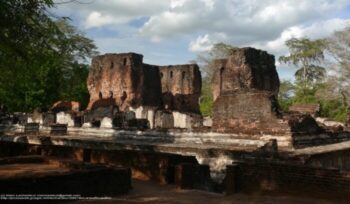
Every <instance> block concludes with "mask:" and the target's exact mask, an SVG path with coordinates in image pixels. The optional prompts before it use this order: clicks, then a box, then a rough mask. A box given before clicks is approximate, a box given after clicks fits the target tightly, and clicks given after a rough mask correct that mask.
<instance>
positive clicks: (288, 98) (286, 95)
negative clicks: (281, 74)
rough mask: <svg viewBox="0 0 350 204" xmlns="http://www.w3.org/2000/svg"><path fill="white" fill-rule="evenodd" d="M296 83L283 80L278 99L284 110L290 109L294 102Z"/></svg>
mask: <svg viewBox="0 0 350 204" xmlns="http://www.w3.org/2000/svg"><path fill="white" fill-rule="evenodd" d="M294 89H295V87H294V84H293V83H292V82H290V81H287V80H285V81H281V83H280V89H279V93H278V101H279V105H280V107H281V109H282V110H283V111H288V109H289V107H290V106H291V105H292V103H293V93H294Z"/></svg>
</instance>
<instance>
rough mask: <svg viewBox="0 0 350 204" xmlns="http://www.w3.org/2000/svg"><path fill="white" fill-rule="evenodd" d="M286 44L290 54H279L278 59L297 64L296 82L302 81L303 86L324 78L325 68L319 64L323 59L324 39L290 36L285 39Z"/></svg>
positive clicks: (282, 61)
mask: <svg viewBox="0 0 350 204" xmlns="http://www.w3.org/2000/svg"><path fill="white" fill-rule="evenodd" d="M286 46H287V47H288V49H289V52H290V54H289V55H287V56H281V57H280V58H279V61H280V62H281V63H288V64H293V65H295V66H299V68H298V70H297V71H296V72H295V77H296V79H297V80H298V82H300V83H303V84H304V87H306V86H311V85H312V84H313V83H316V82H319V81H320V80H322V79H324V76H325V68H324V67H321V66H319V63H320V62H321V61H322V60H323V59H324V50H325V48H326V42H325V40H322V39H318V40H310V39H308V38H301V39H297V38H292V39H290V40H287V41H286Z"/></svg>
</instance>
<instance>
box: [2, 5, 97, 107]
mask: <svg viewBox="0 0 350 204" xmlns="http://www.w3.org/2000/svg"><path fill="white" fill-rule="evenodd" d="M53 6H54V3H53V1H51V0H28V1H22V0H3V1H0V10H1V12H0V29H1V31H2V32H0V71H1V73H2V74H1V75H0V104H5V105H6V106H7V107H8V108H9V110H10V111H30V110H32V109H33V108H36V107H41V108H44V109H46V108H48V107H50V106H51V104H52V103H53V102H55V101H57V100H59V99H61V98H60V97H61V96H63V95H66V94H65V93H64V92H67V91H70V89H69V88H67V85H66V84H67V83H68V81H69V80H70V79H72V73H73V72H74V71H73V70H76V66H77V64H78V63H81V62H84V60H86V59H87V58H88V57H91V56H92V55H93V54H94V53H95V49H96V46H95V45H94V44H93V42H92V41H91V40H90V39H88V38H86V37H84V36H83V35H82V34H81V33H79V32H78V31H76V30H75V29H74V27H73V26H71V25H69V21H68V20H69V19H67V18H59V17H55V16H52V15H51V14H50V12H49V9H50V8H52V7H53ZM84 72H86V71H84ZM82 76H84V74H82ZM80 80H81V79H80ZM76 83H77V84H81V83H80V82H78V81H77V82H76ZM84 83H85V79H84ZM85 89H86V87H85ZM84 92H86V90H84Z"/></svg>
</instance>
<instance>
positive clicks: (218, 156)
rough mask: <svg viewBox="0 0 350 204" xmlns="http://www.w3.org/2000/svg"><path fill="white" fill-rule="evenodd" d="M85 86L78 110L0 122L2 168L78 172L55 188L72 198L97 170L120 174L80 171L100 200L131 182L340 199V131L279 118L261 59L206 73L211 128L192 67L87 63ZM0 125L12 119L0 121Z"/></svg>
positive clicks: (123, 57)
mask: <svg viewBox="0 0 350 204" xmlns="http://www.w3.org/2000/svg"><path fill="white" fill-rule="evenodd" d="M87 84H88V90H89V93H90V103H89V105H88V107H87V109H86V110H80V108H79V104H78V103H75V102H65V101H59V102H57V103H55V104H54V106H53V107H52V108H51V109H50V111H48V112H46V113H40V112H37V111H35V112H34V113H32V114H25V113H23V114H18V115H17V116H16V115H14V116H16V117H18V119H17V120H12V119H13V118H15V117H13V118H11V120H12V122H11V121H10V120H7V119H6V118H5V119H2V118H1V119H2V120H1V122H2V124H0V156H1V157H12V156H23V155H33V154H34V155H41V157H43V158H44V159H42V160H47V158H51V157H57V158H62V159H64V160H66V159H69V160H70V162H68V163H69V164H70V165H73V166H77V167H78V168H82V169H79V172H78V173H77V174H74V175H76V176H71V174H69V175H67V176H68V177H64V178H65V179H63V180H60V182H59V186H58V187H59V188H58V189H61V187H62V186H64V185H66V184H67V185H70V184H72V186H74V185H73V184H76V183H75V182H71V180H72V179H73V178H77V180H79V179H81V178H84V184H85V183H87V184H91V182H94V179H93V178H89V177H86V176H85V177H84V176H83V175H82V174H80V173H81V172H84V171H85V170H84V167H85V163H88V164H89V165H90V164H91V165H92V166H91V168H92V170H93V169H94V168H95V167H94V166H95V165H96V164H98V165H103V164H105V165H108V166H109V165H116V166H123V167H124V168H121V169H118V170H116V169H114V170H112V171H111V172H110V174H109V173H108V174H105V175H104V174H103V172H104V171H93V172H90V170H91V169H89V170H87V172H88V175H90V173H91V175H93V176H96V175H97V176H98V177H101V178H103V179H102V180H101V181H99V182H98V183H97V184H98V185H97V186H96V188H98V189H100V190H101V189H103V187H101V186H103V185H105V183H106V182H107V180H109V179H110V178H114V179H116V181H120V182H121V185H120V186H119V189H117V188H115V190H116V192H114V193H116V194H119V193H125V192H127V191H128V190H129V189H130V185H129V184H130V176H132V178H134V179H135V178H137V179H144V180H153V181H157V182H159V183H161V184H175V185H176V186H177V187H178V188H185V189H200V190H205V191H212V192H219V193H225V194H231V193H236V192H245V193H251V192H253V193H255V192H263V193H264V192H272V193H284V194H285V193H290V192H293V193H297V194H298V195H299V194H303V195H304V194H306V195H311V196H333V197H332V198H334V197H335V198H337V199H343V198H344V199H345V200H346V199H348V198H349V194H348V192H350V179H349V178H350V177H349V175H350V173H349V171H350V132H348V131H347V130H348V129H347V128H348V127H346V126H345V125H344V124H340V125H339V124H337V125H339V128H338V126H337V128H330V127H329V125H327V124H330V122H328V121H323V122H322V121H321V119H322V118H317V120H315V115H313V113H314V110H316V111H317V108H318V107H316V106H312V107H311V109H312V112H310V111H309V108H310V107H308V106H299V107H296V108H295V109H294V111H293V110H292V111H291V112H287V113H283V112H281V111H280V109H279V105H278V101H277V94H278V91H279V78H278V74H277V71H276V67H275V59H274V56H273V55H270V54H268V53H267V52H265V51H262V50H257V49H254V48H241V49H233V50H232V51H231V54H230V55H229V56H228V58H227V59H218V60H216V61H215V70H214V75H213V79H212V88H213V96H214V100H215V101H214V107H213V124H212V125H211V124H210V123H208V124H204V123H203V120H202V115H201V114H200V111H199V104H198V99H199V97H200V95H201V74H200V70H199V67H198V66H197V65H195V64H185V65H173V66H156V65H149V64H144V63H143V56H142V55H140V54H135V53H124V54H105V55H100V56H96V57H95V58H93V60H92V65H91V69H90V73H89V77H88V79H87ZM305 107H306V108H305ZM306 109H307V110H306ZM305 110H306V111H305ZM308 111H309V112H308ZM1 112H2V113H1ZM0 115H1V116H3V117H8V116H9V115H10V114H8V113H5V111H4V110H2V111H1V109H0ZM22 117H23V118H22ZM20 118H21V119H20ZM3 121H5V122H3ZM327 122H328V123H327ZM331 122H333V123H334V121H331ZM204 126H205V127H204ZM19 158H22V157H19ZM0 160H1V158H0ZM21 160H22V159H21ZM72 161H78V162H79V163H78V164H76V163H74V162H73V163H72ZM0 163H1V162H0ZM44 163H45V162H44ZM61 163H62V162H61ZM82 163H84V165H83V164H82ZM1 165H2V164H0V167H1ZM38 165H39V166H40V165H43V164H38ZM45 165H46V163H45ZM55 165H56V164H55ZM55 165H53V167H54V168H62V167H61V166H58V167H57V165H56V166H55ZM89 165H88V166H89ZM82 166H83V167H82ZM5 167H6V166H5ZM5 167H4V168H5ZM51 167H52V166H51ZM51 167H50V168H51ZM65 168H66V167H64V168H63V169H65ZM89 168H90V166H89ZM129 169H130V170H131V175H129V173H130V172H129ZM81 170H82V171H81ZM72 172H73V173H75V168H72ZM101 172H102V173H101ZM43 175H44V176H51V175H48V174H43ZM84 175H85V174H84ZM0 176H1V175H0ZM54 178H55V179H60V178H61V177H60V176H58V177H54ZM67 178H68V179H67ZM33 179H34V180H35V177H33ZM33 179H32V180H33ZM32 180H30V181H32ZM73 180H74V179H73ZM21 181H22V180H21V178H19V179H18V183H16V184H19V182H21ZM112 181H113V182H114V180H112ZM40 182H41V180H40ZM44 183H45V182H43V183H40V184H43V185H44ZM33 185H34V184H33ZM106 185H109V187H111V188H112V187H113V189H114V187H116V186H117V184H116V183H114V184H111V185H110V184H106ZM118 185H119V184H118ZM35 186H36V187H37V188H38V189H40V190H42V189H43V188H41V185H39V186H38V185H35ZM25 187H26V189H28V188H29V187H28V185H26V186H25ZM90 187H91V188H90ZM14 188H20V186H19V187H18V186H15V187H14ZM96 188H95V187H94V186H89V187H87V188H86V190H87V191H89V192H91V191H94V190H95V189H96ZM53 189H54V188H53ZM98 189H97V190H98ZM73 192H75V191H73ZM98 192H99V193H98V194H99V195H100V194H103V193H104V192H103V191H98ZM0 193H1V192H0ZM109 193H112V195H113V192H109ZM92 194H93V193H92ZM89 195H90V194H89Z"/></svg>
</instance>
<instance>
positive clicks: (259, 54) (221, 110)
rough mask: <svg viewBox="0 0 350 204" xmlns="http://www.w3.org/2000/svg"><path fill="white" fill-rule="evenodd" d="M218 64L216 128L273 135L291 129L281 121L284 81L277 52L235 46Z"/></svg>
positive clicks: (214, 88)
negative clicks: (280, 97) (281, 86)
mask: <svg viewBox="0 0 350 204" xmlns="http://www.w3.org/2000/svg"><path fill="white" fill-rule="evenodd" d="M214 66H215V71H214V74H213V78H212V90H213V97H214V107H213V129H214V130H215V131H219V132H229V131H230V132H242V133H265V134H271V133H272V134H273V133H280V132H285V131H288V130H289V127H288V124H287V123H280V122H279V121H278V119H279V118H278V116H279V108H278V102H277V100H276V98H277V94H278V90H279V85H280V84H279V83H280V82H279V78H278V74H277V71H276V67H275V58H274V56H273V55H270V54H268V53H267V52H266V51H262V50H257V49H254V48H240V49H233V50H231V54H230V55H229V57H228V58H227V59H220V60H216V61H215V62H214Z"/></svg>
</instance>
